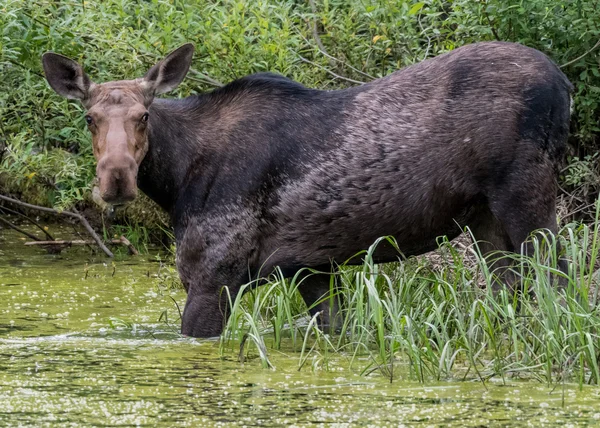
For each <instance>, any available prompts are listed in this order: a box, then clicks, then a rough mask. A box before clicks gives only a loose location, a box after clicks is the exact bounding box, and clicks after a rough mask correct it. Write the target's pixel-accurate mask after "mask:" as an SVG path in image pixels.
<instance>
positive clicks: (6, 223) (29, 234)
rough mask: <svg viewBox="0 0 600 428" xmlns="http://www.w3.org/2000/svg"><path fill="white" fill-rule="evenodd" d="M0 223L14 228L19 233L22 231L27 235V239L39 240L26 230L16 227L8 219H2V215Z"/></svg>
mask: <svg viewBox="0 0 600 428" xmlns="http://www.w3.org/2000/svg"><path fill="white" fill-rule="evenodd" d="M0 223H3V224H5V225H7V226H8V227H10V228H11V229H14V230H16V231H17V232H19V233H22V234H23V235H25V236H27V237H28V238H29V239H33V240H34V241H39V240H40V238H38V237H37V236H35V235H32V234H31V233H29V232H27V231H25V230H23V229H20V228H18V227H17V226H15V225H14V224H12V223H11V222H10V221H8V220H6V219H3V218H2V217H0Z"/></svg>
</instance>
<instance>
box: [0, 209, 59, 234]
mask: <svg viewBox="0 0 600 428" xmlns="http://www.w3.org/2000/svg"><path fill="white" fill-rule="evenodd" d="M0 211H3V212H7V213H9V214H14V215H18V216H20V217H23V218H24V219H25V220H27V221H29V222H30V223H31V224H33V225H34V226H36V227H37V228H38V229H40V230H41V231H42V232H43V233H44V235H46V238H48V240H50V241H54V237H53V236H52V235H50V233H49V232H48V231H47V230H46V229H44V228H43V227H42V226H41V225H40V224H39V223H38V222H36V221H35V220H34V219H32V218H30V217H28V216H26V215H25V214H23V213H20V212H19V211H15V210H11V209H10V208H6V207H0Z"/></svg>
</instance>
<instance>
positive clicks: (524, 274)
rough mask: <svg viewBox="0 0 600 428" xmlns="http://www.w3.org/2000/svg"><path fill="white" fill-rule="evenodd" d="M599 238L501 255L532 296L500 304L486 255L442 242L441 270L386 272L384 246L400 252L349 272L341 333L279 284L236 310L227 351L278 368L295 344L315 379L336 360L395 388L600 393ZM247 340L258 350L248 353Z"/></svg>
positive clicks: (425, 264) (504, 296)
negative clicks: (494, 383) (502, 386)
mask: <svg viewBox="0 0 600 428" xmlns="http://www.w3.org/2000/svg"><path fill="white" fill-rule="evenodd" d="M598 207H600V205H597V210H596V215H598ZM598 233H599V229H598V222H596V223H595V226H594V227H588V226H585V225H579V226H578V225H575V224H572V225H569V226H567V227H565V228H564V230H563V231H562V232H561V235H560V237H558V238H557V237H554V236H552V235H551V234H541V235H539V236H538V238H532V239H533V241H532V242H533V244H534V247H535V251H534V254H533V255H531V256H530V257H526V256H516V255H514V254H502V255H500V254H499V255H498V257H510V258H512V259H514V261H515V265H514V266H515V267H514V271H515V274H516V275H517V277H518V278H520V281H521V285H522V289H521V290H522V292H512V291H510V289H508V288H501V291H500V292H498V293H497V294H496V293H494V292H493V291H492V286H493V284H494V281H496V279H497V277H496V272H494V271H492V270H490V269H489V267H488V265H487V264H486V263H485V262H484V261H483V259H482V257H481V255H480V254H479V251H478V249H477V247H476V246H471V247H469V248H467V250H466V252H461V251H459V250H457V249H456V248H455V247H453V246H452V245H450V244H449V243H448V242H445V243H443V244H442V248H441V251H442V254H443V255H444V257H443V259H442V262H441V263H439V264H438V265H437V266H434V265H432V263H431V261H428V260H427V259H423V258H421V259H416V260H415V259H413V260H409V261H407V262H405V263H402V264H401V265H397V266H390V265H385V266H382V265H377V264H375V263H374V261H373V252H374V249H375V248H376V246H377V245H378V244H379V243H380V242H381V241H382V240H384V239H387V240H388V242H389V243H390V244H392V245H395V242H394V241H393V239H391V238H382V239H381V240H380V241H379V242H376V243H375V244H374V245H373V246H372V247H371V248H370V249H369V250H368V251H367V252H366V253H365V254H364V263H363V264H362V265H361V266H357V267H352V266H342V267H341V268H340V269H339V272H338V274H337V278H336V282H337V286H336V290H337V291H336V292H337V297H338V298H339V299H340V302H341V303H342V308H343V309H342V311H341V314H340V317H339V321H340V322H339V325H340V326H341V329H340V331H339V332H338V333H337V334H334V335H329V334H327V332H326V331H323V330H321V329H320V328H319V324H318V323H317V322H316V319H315V318H312V319H311V318H307V315H306V312H305V311H304V310H299V309H298V307H299V306H298V302H299V299H300V297H299V296H298V293H296V292H295V291H296V288H297V284H296V279H295V278H292V279H291V280H284V279H283V278H281V277H280V276H277V275H276V276H275V277H273V278H272V281H271V282H270V283H269V284H268V285H266V286H263V287H260V288H258V289H254V290H252V291H249V292H248V293H247V294H246V295H245V296H238V298H237V299H236V300H235V301H233V302H232V312H231V314H232V315H231V318H230V319H229V322H228V324H227V328H226V330H225V332H224V334H223V336H222V340H221V352H222V353H224V354H227V353H228V352H230V351H229V350H230V349H231V350H234V349H236V348H237V347H238V346H239V345H240V342H241V347H240V356H242V355H244V353H245V354H246V355H251V354H252V350H254V349H257V350H258V351H259V357H260V358H261V360H262V361H263V362H264V363H265V366H269V365H270V361H269V354H270V352H271V350H280V349H282V340H281V337H282V336H284V337H287V338H288V339H286V340H285V341H283V343H284V344H287V345H288V346H291V347H292V348H293V349H294V350H295V351H300V352H301V357H300V359H299V363H298V364H299V369H302V368H303V367H304V366H306V365H307V362H308V361H312V364H310V365H311V366H312V368H313V370H316V369H319V370H321V369H325V370H326V369H327V363H328V361H329V360H330V355H334V354H335V355H336V356H338V357H339V356H346V357H347V358H348V360H349V361H350V366H351V367H355V368H357V369H358V370H359V371H360V372H362V373H363V374H369V373H371V372H373V371H378V372H380V373H382V374H383V375H385V376H388V377H390V379H393V378H394V376H398V374H397V373H403V374H404V375H406V373H407V372H408V374H409V375H410V376H411V377H412V378H414V379H417V380H419V381H421V382H425V381H428V380H440V379H460V378H462V379H467V378H469V379H473V380H479V381H482V382H485V381H487V380H488V379H490V378H493V377H495V378H499V379H500V380H502V381H505V380H506V379H507V378H511V377H513V378H514V377H517V378H526V379H533V380H538V381H540V382H543V383H547V384H548V385H557V384H560V383H564V382H577V383H579V384H580V385H583V384H586V383H593V384H596V385H598V384H600V370H599V368H598V364H599V360H598V359H599V358H600V334H599V329H600V306H599V305H598V304H599V303H600V300H599V298H600V296H599V290H600V283H599V281H598V277H597V268H598V262H599V259H598V256H599V250H600V242H599V240H598V238H599V235H598ZM557 239H560V240H562V241H563V245H564V247H565V248H566V251H565V252H566V258H567V259H568V260H569V261H570V269H569V273H568V274H566V275H565V274H563V273H561V272H560V271H559V270H558V268H557V260H558V254H557V253H556V249H557V245H556V242H557ZM559 277H563V278H565V279H566V283H567V284H566V287H565V289H564V291H559V289H558V288H557V287H556V283H555V282H556V280H557V279H558V278H559ZM324 298H330V296H325V297H324ZM242 338H250V342H251V343H252V344H254V345H255V346H254V347H246V348H244V340H242ZM338 359H339V358H338ZM399 366H401V367H403V369H402V370H398V369H397V368H398V367H399Z"/></svg>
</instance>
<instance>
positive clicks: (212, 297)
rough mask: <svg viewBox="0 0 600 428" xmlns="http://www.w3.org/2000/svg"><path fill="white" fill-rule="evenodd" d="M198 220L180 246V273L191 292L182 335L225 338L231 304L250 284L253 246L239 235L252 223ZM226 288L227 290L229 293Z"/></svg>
mask: <svg viewBox="0 0 600 428" xmlns="http://www.w3.org/2000/svg"><path fill="white" fill-rule="evenodd" d="M228 220H229V221H228V222H218V221H216V220H213V221H210V220H207V219H204V220H203V221H199V220H195V221H193V222H190V223H191V224H188V227H187V229H186V230H185V232H184V233H183V234H182V235H183V236H182V238H181V239H180V240H178V242H177V269H178V270H179V276H180V277H181V280H182V281H183V283H184V286H185V288H186V290H187V292H188V297H187V301H186V304H185V309H184V310H183V316H182V319H181V333H182V334H184V335H187V336H193V337H214V336H218V335H220V334H221V332H222V331H223V327H224V325H225V322H226V321H227V317H228V315H229V313H228V312H229V309H230V308H229V300H230V299H231V301H233V300H235V298H236V296H237V294H238V292H239V290H240V288H241V286H242V285H243V284H246V283H248V282H249V281H250V276H249V274H248V266H249V263H250V256H251V254H253V252H252V242H251V241H250V240H249V239H247V238H246V236H247V235H243V234H240V233H237V231H238V230H239V228H240V227H246V229H247V226H248V222H243V221H239V220H237V219H235V218H233V219H232V218H229V219H228ZM224 287H227V290H225V288H224Z"/></svg>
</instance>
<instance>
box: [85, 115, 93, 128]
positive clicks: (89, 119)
mask: <svg viewBox="0 0 600 428" xmlns="http://www.w3.org/2000/svg"><path fill="white" fill-rule="evenodd" d="M85 121H86V123H87V124H88V126H89V125H91V124H92V123H94V119H92V116H89V115H88V116H86V117H85Z"/></svg>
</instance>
